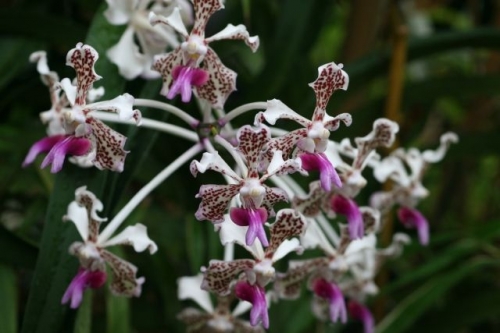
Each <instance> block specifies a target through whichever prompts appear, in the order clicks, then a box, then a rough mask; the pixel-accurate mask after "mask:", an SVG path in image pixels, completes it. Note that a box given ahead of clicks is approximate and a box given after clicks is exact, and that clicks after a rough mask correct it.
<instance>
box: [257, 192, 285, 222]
mask: <svg viewBox="0 0 500 333" xmlns="http://www.w3.org/2000/svg"><path fill="white" fill-rule="evenodd" d="M264 188H265V189H266V195H265V196H264V200H263V201H262V205H261V206H263V207H264V208H266V209H267V213H268V214H269V216H274V215H275V213H274V210H273V207H274V205H275V204H276V203H278V202H281V201H284V202H288V195H287V194H286V192H285V191H284V190H282V189H280V188H279V187H268V186H266V185H264Z"/></svg>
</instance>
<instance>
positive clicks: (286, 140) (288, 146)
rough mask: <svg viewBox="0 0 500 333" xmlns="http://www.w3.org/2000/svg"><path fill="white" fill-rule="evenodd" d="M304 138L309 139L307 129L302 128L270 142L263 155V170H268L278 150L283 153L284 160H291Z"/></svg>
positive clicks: (261, 166)
mask: <svg viewBox="0 0 500 333" xmlns="http://www.w3.org/2000/svg"><path fill="white" fill-rule="evenodd" d="M302 138H307V128H300V129H297V130H295V131H291V132H289V133H287V134H285V135H283V136H280V137H276V138H272V139H271V140H269V142H268V143H267V145H266V146H265V147H264V150H263V151H262V153H261V157H260V160H261V165H260V168H261V170H262V169H267V167H268V166H269V163H271V161H272V159H273V157H274V152H275V151H277V150H279V151H281V155H282V157H283V159H289V158H290V155H292V152H293V150H294V149H295V145H296V144H297V142H298V141H299V140H300V139H302Z"/></svg>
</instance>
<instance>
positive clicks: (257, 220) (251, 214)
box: [229, 208, 269, 246]
mask: <svg viewBox="0 0 500 333" xmlns="http://www.w3.org/2000/svg"><path fill="white" fill-rule="evenodd" d="M229 216H230V217H231V220H232V221H233V222H234V223H235V224H237V225H239V226H248V231H247V234H246V237H245V242H246V244H247V245H248V246H252V245H253V243H254V242H255V239H256V238H258V239H259V241H260V242H261V243H262V245H263V246H269V242H268V240H267V236H266V231H265V230H264V223H266V221H267V211H266V209H265V208H258V209H247V208H231V210H230V212H229Z"/></svg>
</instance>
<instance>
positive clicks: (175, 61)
mask: <svg viewBox="0 0 500 333" xmlns="http://www.w3.org/2000/svg"><path fill="white" fill-rule="evenodd" d="M181 63H182V51H181V47H180V46H179V47H177V48H175V49H174V50H173V51H172V52H169V53H167V54H162V55H157V56H155V57H154V60H153V66H152V68H153V69H154V70H156V71H158V72H160V74H161V77H162V79H163V86H162V88H161V91H160V94H162V95H163V96H165V97H166V96H167V95H168V92H169V90H170V86H171V85H172V80H173V76H172V72H173V70H174V67H177V66H179V65H181Z"/></svg>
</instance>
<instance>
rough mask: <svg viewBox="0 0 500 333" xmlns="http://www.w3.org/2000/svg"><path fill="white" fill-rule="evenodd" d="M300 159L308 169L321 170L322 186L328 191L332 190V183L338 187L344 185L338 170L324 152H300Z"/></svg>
mask: <svg viewBox="0 0 500 333" xmlns="http://www.w3.org/2000/svg"><path fill="white" fill-rule="evenodd" d="M299 157H300V159H301V161H302V167H303V168H304V169H305V170H307V171H312V170H319V174H320V181H321V187H322V188H323V190H325V191H326V192H330V191H331V189H332V183H333V184H334V185H335V186H337V187H339V188H340V187H342V181H341V180H340V177H339V175H338V174H337V171H336V170H335V168H334V167H333V165H332V163H330V161H329V160H328V158H327V157H326V155H325V154H323V153H315V154H311V153H303V154H300V156H299Z"/></svg>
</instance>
